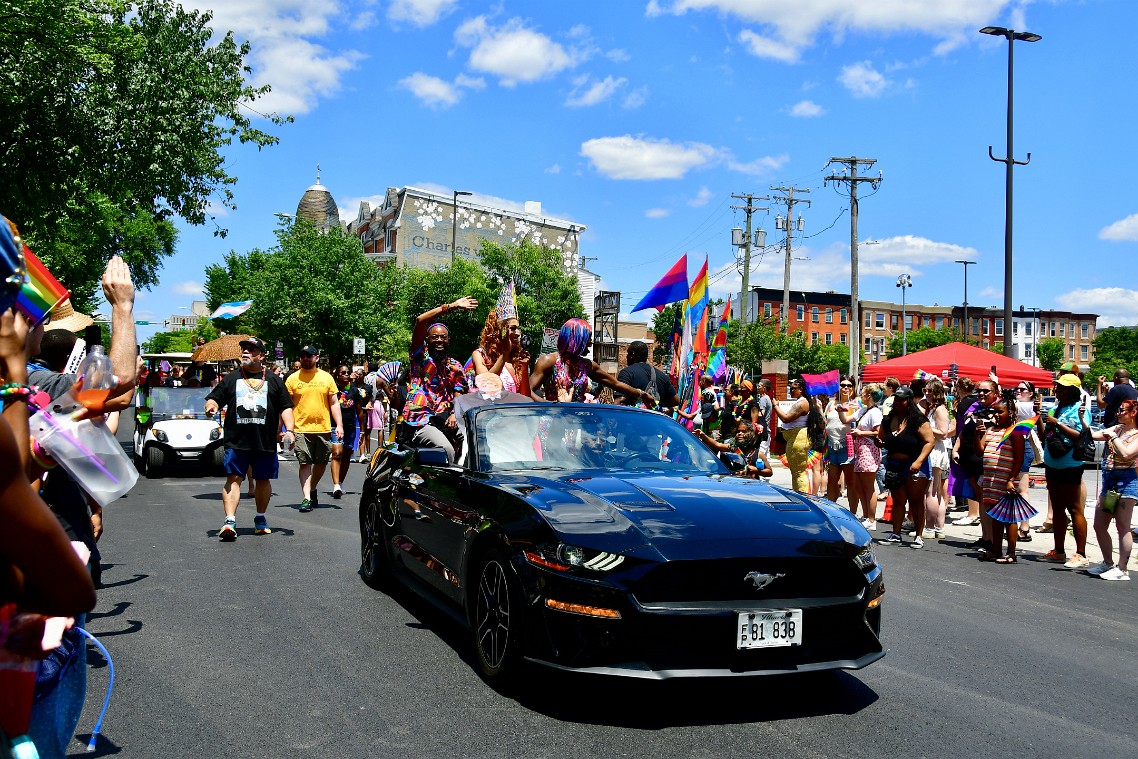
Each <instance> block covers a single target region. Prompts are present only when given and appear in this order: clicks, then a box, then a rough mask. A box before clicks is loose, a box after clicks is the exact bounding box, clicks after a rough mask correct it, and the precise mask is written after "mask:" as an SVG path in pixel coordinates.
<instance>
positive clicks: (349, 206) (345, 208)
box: [336, 195, 386, 222]
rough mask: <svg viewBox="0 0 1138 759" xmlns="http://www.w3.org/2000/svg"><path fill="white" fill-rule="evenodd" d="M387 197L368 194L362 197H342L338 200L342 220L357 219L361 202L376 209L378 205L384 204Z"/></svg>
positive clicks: (337, 205)
mask: <svg viewBox="0 0 1138 759" xmlns="http://www.w3.org/2000/svg"><path fill="white" fill-rule="evenodd" d="M385 199H386V196H384V195H366V196H364V197H362V198H357V197H350V198H340V199H339V200H337V201H336V208H338V209H339V210H340V221H345V222H347V221H355V220H356V217H357V216H359V213H360V203H363V202H366V203H367V204H368V205H370V206H371V207H372V209H375V207H376V206H380V205H383V201H384V200H385Z"/></svg>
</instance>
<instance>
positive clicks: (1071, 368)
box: [1059, 361, 1080, 374]
mask: <svg viewBox="0 0 1138 759" xmlns="http://www.w3.org/2000/svg"><path fill="white" fill-rule="evenodd" d="M1059 371H1061V372H1075V373H1076V374H1079V373H1080V372H1079V365H1078V364H1076V363H1075V362H1074V361H1065V362H1063V363H1062V364H1061V365H1060V366H1059Z"/></svg>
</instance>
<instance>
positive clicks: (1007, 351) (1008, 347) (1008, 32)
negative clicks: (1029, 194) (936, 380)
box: [980, 26, 1043, 356]
mask: <svg viewBox="0 0 1138 759" xmlns="http://www.w3.org/2000/svg"><path fill="white" fill-rule="evenodd" d="M980 33H981V34H991V35H992V36H994V37H1004V38H1005V39H1007V41H1008V153H1007V155H1006V156H1005V157H1004V158H996V156H995V155H993V154H992V146H991V145H989V146H988V157H989V158H991V159H992V160H993V161H999V162H1000V163H1002V164H1004V166H1005V167H1006V169H1007V171H1006V179H1005V180H1004V181H1005V185H1004V324H1005V325H1007V324H1011V322H1012V169H1013V168H1015V165H1016V164H1019V165H1020V166H1026V165H1027V164H1029V163H1031V153H1028V154H1027V160H1026V161H1017V160H1015V157H1014V155H1013V153H1012V92H1013V87H1012V85H1013V78H1012V71H1013V68H1012V51H1013V50H1014V49H1015V42H1016V40H1019V41H1020V42H1039V40H1041V39H1043V38H1042V37H1040V36H1039V35H1038V34H1035V33H1034V32H1017V31H1015V30H1014V29H1005V28H1004V27H1002V26H985V27H984V28H983V29H981V30H980ZM1004 355H1005V356H1011V355H1012V344H1011V341H1010V340H1004Z"/></svg>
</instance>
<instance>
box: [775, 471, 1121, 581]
mask: <svg viewBox="0 0 1138 759" xmlns="http://www.w3.org/2000/svg"><path fill="white" fill-rule="evenodd" d="M771 467H772V469H773V471H774V476H773V477H771V478H770V482H771V483H772V484H775V485H779V486H781V487H785V488H790V482H791V480H790V470H789V469H787V468H786V467H785V466H783V465H782V463H781V462H780V461H779V460H778V459H777V458H773V459H772V461H771ZM1031 473H1032V475H1042V474H1043V469H1041V468H1040V469H1035V468H1033V469H1032V470H1031ZM1101 478H1102V473H1101V472H1099V471H1095V470H1088V471H1086V472H1084V473H1083V484H1084V485H1086V487H1087V502H1086V506H1085V509H1084V512H1083V513H1084V515H1085V516H1086V518H1087V558H1088V559H1090V562H1091V564H1097V563H1099V562H1100V561H1102V558H1103V557H1102V551H1101V550H1100V549H1099V546H1098V539H1097V538H1096V537H1095V533H1094V515H1095V503H1096V502H1097V501H1098V492H1099V484H1100V482H1101ZM1027 494H1028V495H1027V499H1028V500H1029V501H1031V505H1032V506H1034V507H1035V509H1036V510H1037V511H1038V512H1039V514H1038V515H1037V516H1036V517H1035V518H1034V519H1032V520H1031V526H1032V534H1031V537H1032V540H1031V542H1027V543H1025V542H1022V541H1020V542H1019V543H1018V544H1017V545H1016V554H1017V555H1019V556H1020V557H1021V558H1022V557H1027V558H1028V559H1029V560H1030V559H1033V558H1035V557H1036V556H1042V555H1043V554H1045V553H1047V552H1048V551H1050V550H1051V549H1052V548H1054V547H1055V536H1054V535H1051V534H1040V533H1037V532H1035V528H1036V527H1038V526H1039V525H1041V524H1043V520H1044V518H1045V517H1046V516H1047V488H1046V486H1045V485H1044V484H1043V483H1042V482H1040V483H1039V484H1038V485H1036V486H1035V487H1032V488H1028V491H1027ZM838 504H839V505H841V506H845V507H847V508H848V506H849V504H848V503H846V499H845V497H844V496H839V497H838ZM949 505H950V506H951V505H952V504H951V503H950V504H949ZM884 509H885V502H884V501H879V502H878V504H877V520H878V521H877V531H876V532H875V533H873V537H874V539H875V540H884V539H885V538H886V537H887V536H888V535H889V533H890V531H891V529H892V528H891V527H890V526H889V525H888V524H886V523H885V522H882V521H881V514H882V512H883V510H884ZM964 514H965V512H962V511H950V512H948V515H947V518H946V519H945V525H944V535H945V537H944V539H945V540H958V541H964V542H967V543H971V542H973V541H974V540H977V539H979V538H980V526H979V525H976V526H975V527H958V526H956V525H954V524H952V520H953V519H956V518H957V517H960V516H963V515H964ZM1067 530H1068V531H1067V539H1066V541H1065V542H1064V550H1065V551H1066V553H1067V555H1068V556H1070V555H1071V554H1072V553H1074V551H1075V536H1074V535H1072V534H1071V533H1070V526H1069V525H1068V528H1067ZM1110 530H1111V533H1110V534H1111V537H1112V538H1113V541H1114V560H1115V561H1118V534H1117V532H1115V529H1114V525H1113V524H1112V525H1111V527H1110ZM904 539H905V543H906V545H907V544H908V543H909V542H910V541H911V540H912V538H910V537H908V536H907V535H906V536H904ZM926 542H931V541H926ZM1131 558H1132V560H1131V565H1132V566H1133V565H1134V561H1133V559H1134V558H1135V557H1133V556H1132V557H1131ZM1057 566H1059V565H1057Z"/></svg>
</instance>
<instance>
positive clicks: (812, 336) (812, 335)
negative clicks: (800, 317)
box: [810, 332, 818, 345]
mask: <svg viewBox="0 0 1138 759" xmlns="http://www.w3.org/2000/svg"><path fill="white" fill-rule="evenodd" d="M817 343H818V333H817V332H811V333H810V344H811V345H816V344H817Z"/></svg>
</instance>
